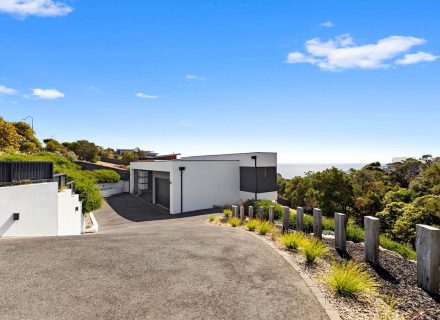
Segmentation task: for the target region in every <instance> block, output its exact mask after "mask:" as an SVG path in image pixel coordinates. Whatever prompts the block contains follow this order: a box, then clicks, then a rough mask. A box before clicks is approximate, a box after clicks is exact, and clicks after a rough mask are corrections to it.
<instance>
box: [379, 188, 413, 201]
mask: <svg viewBox="0 0 440 320" xmlns="http://www.w3.org/2000/svg"><path fill="white" fill-rule="evenodd" d="M414 194H415V193H414V192H413V191H412V190H411V189H405V188H399V189H397V190H391V191H388V192H387V193H386V194H385V199H384V201H385V203H391V202H404V203H410V202H411V201H412V199H413V198H414Z"/></svg>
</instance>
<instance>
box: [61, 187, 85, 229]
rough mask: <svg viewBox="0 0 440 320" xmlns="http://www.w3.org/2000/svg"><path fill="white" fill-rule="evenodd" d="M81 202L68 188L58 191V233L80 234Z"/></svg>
mask: <svg viewBox="0 0 440 320" xmlns="http://www.w3.org/2000/svg"><path fill="white" fill-rule="evenodd" d="M81 222H82V203H81V201H79V195H77V194H73V195H72V191H71V190H70V189H65V190H63V191H61V192H59V193H58V235H59V236H66V235H78V234H81V227H82V224H81Z"/></svg>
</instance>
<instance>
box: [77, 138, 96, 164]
mask: <svg viewBox="0 0 440 320" xmlns="http://www.w3.org/2000/svg"><path fill="white" fill-rule="evenodd" d="M69 149H70V150H72V151H73V152H75V154H76V155H77V156H78V158H79V159H81V160H85V161H90V162H96V161H98V160H99V153H100V151H101V148H100V147H99V146H97V145H96V144H94V143H93V142H90V141H87V140H78V141H76V142H72V143H70V145H69Z"/></svg>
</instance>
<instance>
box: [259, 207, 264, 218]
mask: <svg viewBox="0 0 440 320" xmlns="http://www.w3.org/2000/svg"><path fill="white" fill-rule="evenodd" d="M258 219H260V220H264V209H263V207H262V206H259V207H258Z"/></svg>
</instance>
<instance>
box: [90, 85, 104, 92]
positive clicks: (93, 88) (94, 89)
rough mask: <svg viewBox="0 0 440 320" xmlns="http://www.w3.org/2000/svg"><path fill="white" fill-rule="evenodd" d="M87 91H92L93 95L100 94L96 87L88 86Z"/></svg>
mask: <svg viewBox="0 0 440 320" xmlns="http://www.w3.org/2000/svg"><path fill="white" fill-rule="evenodd" d="M86 89H87V90H88V91H92V92H94V93H102V91H101V89H99V88H97V87H93V86H89V87H87V88H86Z"/></svg>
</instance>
